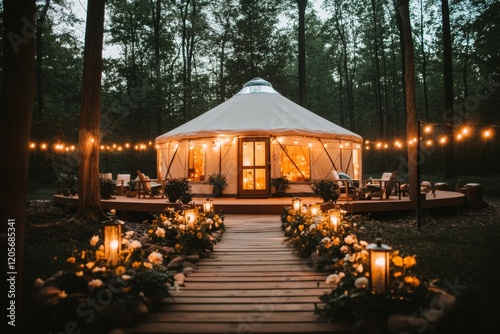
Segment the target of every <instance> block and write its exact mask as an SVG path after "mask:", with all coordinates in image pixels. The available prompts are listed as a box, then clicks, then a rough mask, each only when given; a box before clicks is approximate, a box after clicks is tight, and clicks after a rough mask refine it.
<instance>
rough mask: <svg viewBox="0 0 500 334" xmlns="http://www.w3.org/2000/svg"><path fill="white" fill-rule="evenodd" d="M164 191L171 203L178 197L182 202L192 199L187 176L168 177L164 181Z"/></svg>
mask: <svg viewBox="0 0 500 334" xmlns="http://www.w3.org/2000/svg"><path fill="white" fill-rule="evenodd" d="M165 193H166V194H167V197H168V201H169V202H171V203H175V202H177V201H178V200H179V199H180V200H181V201H182V202H183V203H189V202H190V201H191V199H192V195H191V186H190V185H189V182H188V180H187V178H174V179H169V180H167V182H166V183H165Z"/></svg>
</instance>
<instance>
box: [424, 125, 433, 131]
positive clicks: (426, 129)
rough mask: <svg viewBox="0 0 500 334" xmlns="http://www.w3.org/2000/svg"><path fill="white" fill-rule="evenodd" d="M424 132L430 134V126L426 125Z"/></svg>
mask: <svg viewBox="0 0 500 334" xmlns="http://www.w3.org/2000/svg"><path fill="white" fill-rule="evenodd" d="M424 132H425V133H431V132H432V126H430V125H427V126H426V127H425V128H424Z"/></svg>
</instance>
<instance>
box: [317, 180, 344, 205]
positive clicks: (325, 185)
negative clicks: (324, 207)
mask: <svg viewBox="0 0 500 334" xmlns="http://www.w3.org/2000/svg"><path fill="white" fill-rule="evenodd" d="M311 188H312V193H313V195H314V196H316V197H320V198H321V199H322V200H323V201H324V202H329V201H336V200H337V199H338V198H339V196H340V187H339V185H338V183H337V181H334V180H332V179H319V180H313V181H312V184H311Z"/></svg>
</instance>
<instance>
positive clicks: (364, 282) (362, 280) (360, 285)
mask: <svg viewBox="0 0 500 334" xmlns="http://www.w3.org/2000/svg"><path fill="white" fill-rule="evenodd" d="M354 286H355V287H356V288H357V289H366V288H367V287H368V278H366V277H359V278H357V279H356V281H355V282H354Z"/></svg>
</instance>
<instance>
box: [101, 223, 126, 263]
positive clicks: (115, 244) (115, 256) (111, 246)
mask: <svg viewBox="0 0 500 334" xmlns="http://www.w3.org/2000/svg"><path fill="white" fill-rule="evenodd" d="M103 224H104V258H105V259H106V260H107V261H108V262H109V264H111V265H113V266H116V265H117V264H118V261H119V260H120V245H121V235H122V225H123V224H124V222H123V221H121V220H118V219H110V220H106V221H104V222H103Z"/></svg>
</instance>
